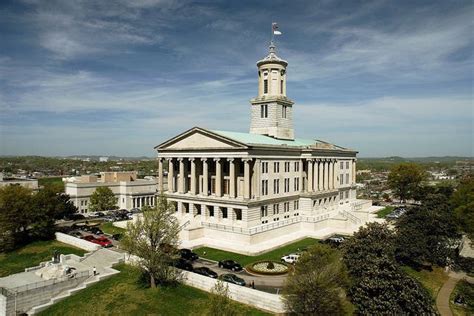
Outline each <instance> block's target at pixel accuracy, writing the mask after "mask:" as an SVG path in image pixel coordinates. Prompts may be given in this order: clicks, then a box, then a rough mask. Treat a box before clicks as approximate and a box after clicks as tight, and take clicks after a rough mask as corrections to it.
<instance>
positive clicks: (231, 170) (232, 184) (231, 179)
mask: <svg viewBox="0 0 474 316" xmlns="http://www.w3.org/2000/svg"><path fill="white" fill-rule="evenodd" d="M227 160H228V161H229V196H230V197H231V198H235V183H236V180H235V161H234V159H233V158H229V159H227Z"/></svg>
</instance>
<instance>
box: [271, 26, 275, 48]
mask: <svg viewBox="0 0 474 316" xmlns="http://www.w3.org/2000/svg"><path fill="white" fill-rule="evenodd" d="M271 29H272V37H271V40H270V44H271V45H273V37H274V36H275V34H274V33H273V22H272V27H271Z"/></svg>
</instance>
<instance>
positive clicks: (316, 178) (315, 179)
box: [313, 160, 319, 192]
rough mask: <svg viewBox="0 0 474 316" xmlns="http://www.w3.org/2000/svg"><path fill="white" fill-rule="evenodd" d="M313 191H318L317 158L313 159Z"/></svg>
mask: <svg viewBox="0 0 474 316" xmlns="http://www.w3.org/2000/svg"><path fill="white" fill-rule="evenodd" d="M313 188H314V191H315V192H316V191H319V163H318V160H315V161H314V183H313Z"/></svg>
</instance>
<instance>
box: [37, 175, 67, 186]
mask: <svg viewBox="0 0 474 316" xmlns="http://www.w3.org/2000/svg"><path fill="white" fill-rule="evenodd" d="M46 184H58V185H62V186H63V187H64V183H63V178H62V177H50V178H39V179H38V185H40V186H41V185H46Z"/></svg>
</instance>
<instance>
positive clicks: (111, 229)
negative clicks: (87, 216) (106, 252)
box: [100, 223, 125, 235]
mask: <svg viewBox="0 0 474 316" xmlns="http://www.w3.org/2000/svg"><path fill="white" fill-rule="evenodd" d="M100 229H101V230H102V231H103V232H104V233H106V234H110V235H115V234H123V233H125V229H123V228H120V227H116V226H114V225H113V224H112V223H102V224H100Z"/></svg>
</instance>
